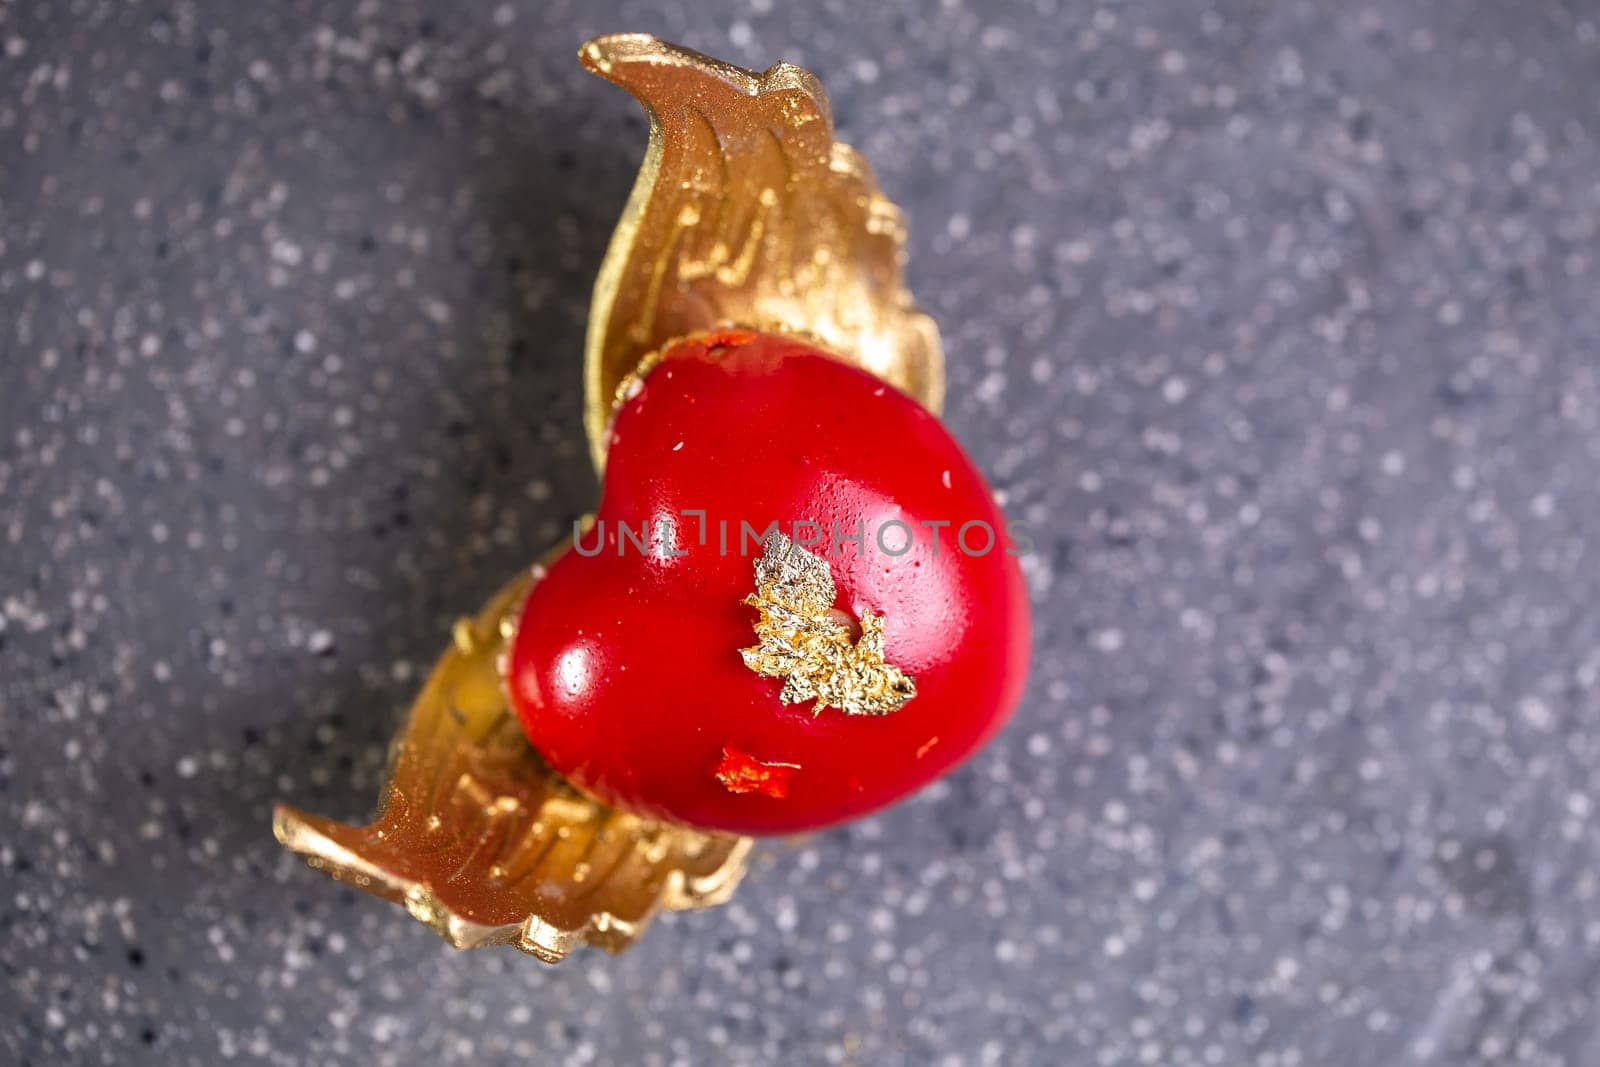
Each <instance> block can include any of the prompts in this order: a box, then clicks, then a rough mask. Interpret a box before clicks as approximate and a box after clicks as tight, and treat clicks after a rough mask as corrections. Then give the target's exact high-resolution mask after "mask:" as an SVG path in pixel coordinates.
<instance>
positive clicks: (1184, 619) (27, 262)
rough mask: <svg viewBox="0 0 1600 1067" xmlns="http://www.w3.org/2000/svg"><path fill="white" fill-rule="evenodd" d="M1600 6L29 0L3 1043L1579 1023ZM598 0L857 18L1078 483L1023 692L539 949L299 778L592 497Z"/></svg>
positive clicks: (6, 409)
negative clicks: (993, 729)
mask: <svg viewBox="0 0 1600 1067" xmlns="http://www.w3.org/2000/svg"><path fill="white" fill-rule="evenodd" d="M325 8H326V10H324V9H325ZM691 12H692V14H691ZM1596 18H1597V15H1596V12H1595V10H1594V8H1593V7H1592V6H1591V5H1588V4H1585V3H1582V2H1580V0H1567V2H1565V3H1562V2H1557V0H1548V2H1539V3H1532V2H1512V0H1472V2H1461V0H1419V2H1407V3H1400V2H1392V3H1370V4H1367V3H1353V4H1342V3H1310V2H1281V3H1269V2H1265V0H1204V2H1191V0H1171V2H1167V3H1154V2H1136V0H1126V2H1121V3H1101V4H1094V3H1088V2H1078V0H1061V2H1059V3H1056V2H1053V0H1038V2H1037V3H1033V4H1027V5H1023V4H978V3H976V2H967V3H961V2H959V0H954V2H946V3H943V4H939V5H933V4H916V3H912V2H904V0H901V2H892V3H891V2H884V3H871V4H869V3H860V2H855V3H831V4H826V5H823V6H820V7H818V6H809V5H808V6H799V5H788V4H779V3H774V2H773V0H756V2H755V3H752V4H750V5H749V6H744V7H741V6H738V5H734V4H731V3H696V4H692V5H691V4H686V3H681V2H673V3H666V4H657V3H650V4H646V3H640V2H629V3H578V2H575V0H574V2H556V3H540V2H534V0H524V2H520V3H505V4H457V3H445V2H443V0H435V2H428V3H420V4H418V3H383V4H379V3H376V2H373V0H367V2H364V3H361V4H352V5H324V4H318V3H311V2H307V0H302V2H297V3H261V4H255V3H251V4H245V3H232V2H223V0H215V2H205V3H201V2H194V3H181V4H173V5H165V4H163V5H154V4H150V5H141V4H137V3H111V2H98V0H75V2H71V3H68V2H61V3H51V4H45V3H18V4H10V5H6V6H3V7H0V212H3V216H0V217H3V227H0V242H3V244H0V360H3V363H0V623H3V628H0V669H3V676H0V687H3V688H0V696H3V702H4V704H3V721H0V749H3V751H0V820H3V821H0V839H3V844H0V871H3V885H4V887H5V891H4V894H3V900H0V922H3V924H4V937H3V941H0V966H3V970H4V984H3V986H0V989H3V992H0V1020H4V1021H3V1023H0V1026H3V1030H0V1059H5V1060H8V1061H21V1062H28V1063H41V1064H42V1063H56V1062H89V1063H93V1062H112V1061H117V1060H133V1059H139V1058H145V1059H150V1060H152V1061H160V1062H166V1063H198V1064H213V1063H218V1062H221V1061H223V1060H225V1059H239V1060H248V1061H256V1060H260V1061H266V1062H274V1063H285V1064H295V1063H347V1062H382V1063H417V1062H437V1063H493V1062H542V1061H546V1060H548V1061H552V1062H557V1061H567V1062H573V1063H583V1062H642V1063H655V1062H662V1063H666V1062H684V1063H695V1062H728V1063H741V1062H751V1063H770V1062H777V1061H785V1062H811V1061H817V1062H828V1061H832V1062H852V1063H892V1062H904V1063H916V1064H921V1063H927V1062H942V1061H945V1060H948V1061H951V1062H1004V1063H1045V1064H1062V1063H1065V1064H1093V1065H1113V1064H1173V1065H1186V1064H1221V1065H1233V1064H1256V1065H1261V1067H1296V1065H1313V1064H1315V1065H1323V1064H1326V1065H1340V1067H1343V1065H1349V1064H1385V1065H1387V1064H1444V1063H1449V1064H1479V1063H1482V1064H1525V1065H1536V1064H1537V1065H1553V1064H1573V1065H1587V1064H1594V1063H1597V1062H1600V1023H1597V1017H1596V1004H1595V997H1596V982H1597V974H1600V899H1597V892H1600V874H1597V861H1600V813H1597V812H1596V810H1595V808H1596V804H1597V799H1596V795H1595V794H1596V786H1595V768H1596V766H1597V764H1600V608H1597V606H1596V605H1597V602H1600V558H1597V554H1596V549H1595V547H1594V542H1595V539H1596V537H1597V536H1600V492H1597V481H1600V479H1597V477H1596V469H1597V465H1600V306H1597V305H1600V301H1597V300H1596V296H1597V293H1600V262H1597V260H1600V181H1597V178H1596V175H1597V174H1600V150H1597V145H1596V138H1597V136H1600V112H1597V110H1596V103H1595V101H1596V94H1597V90H1600V22H1597V21H1596ZM616 29H643V30H651V31H654V32H657V33H661V34H663V35H665V36H670V37H673V38H677V39H681V40H683V41H685V42H686V43H688V44H691V45H693V46H696V47H699V48H701V49H703V50H706V51H710V52H712V53H714V54H718V55H721V56H725V57H727V58H729V59H733V60H735V61H739V62H743V63H745V64H747V65H755V66H764V65H766V64H767V63H769V62H771V61H774V60H776V59H779V58H788V59H791V60H794V61H797V62H800V63H803V64H806V65H809V66H811V67H813V68H815V69H816V70H817V71H818V72H819V73H820V74H821V75H822V76H823V79H824V82H825V83H826V85H827V86H828V88H829V90H830V91H831V93H832V95H833V98H834V101H835V105H836V112H837V115H838V118H839V122H840V125H841V127H842V129H843V131H844V132H845V134H846V135H847V136H848V137H849V138H850V139H851V140H853V141H854V142H855V143H856V144H858V145H859V146H860V147H861V148H863V149H864V150H865V151H866V153H867V154H868V156H869V157H870V158H871V159H872V160H873V161H874V163H875V164H876V165H877V167H878V169H879V171H880V173H881V176H882V178H883V180H884V182H885V184H886V186H887V187H888V189H889V190H890V192H891V193H892V194H893V195H894V196H896V197H897V198H898V199H900V200H901V201H902V202H903V203H904V204H905V205H906V206H907V208H908V211H909V215H910V219H911V222H912V225H913V238H912V268H911V274H912V280H913V283H914V285H915V288H916V291H917V293H918V295H919V296H920V297H921V299H922V300H923V302H924V303H925V304H926V305H927V306H928V307H929V308H930V309H931V310H932V311H934V312H935V314H936V315H937V316H938V318H939V319H940V321H941V322H942V324H943V326H944V329H945V331H946V337H947V342H948V348H949V353H950V362H951V384H952V388H951V396H952V402H951V404H950V410H949V421H950V423H951V425H952V426H953V427H954V429H955V430H956V432H957V433H958V434H960V435H961V436H962V437H963V439H964V440H965V441H966V442H967V443H968V444H969V446H970V447H971V449H972V450H973V451H974V452H975V454H976V455H977V456H978V458H979V459H980V461H981V462H982V464H983V465H984V466H985V467H986V468H987V469H988V470H989V471H990V472H991V473H992V474H993V476H994V478H995V480H996V483H997V485H999V486H1000V487H1002V488H1003V490H1004V492H1005V494H1006V496H1007V498H1008V502H1009V507H1010V509H1011V510H1012V512H1013V514H1014V515H1015V516H1016V517H1019V518H1022V519H1025V520H1027V521H1029V522H1030V523H1032V524H1033V526H1034V527H1035V528H1036V529H1038V530H1046V531H1048V533H1047V535H1046V536H1043V537H1041V538H1040V551H1039V553H1038V554H1037V555H1036V556H1035V557H1034V558H1033V559H1032V560H1031V561H1030V565H1029V576H1030V579H1031V581H1032V587H1033V591H1034V595H1035V599H1036V604H1037V656H1036V669H1035V672H1034V676H1033V681H1032V686H1031V694H1030V697H1029V699H1028V700H1027V702H1026V704H1025V706H1024V707H1023V708H1022V710H1021V711H1020V713H1019V714H1018V716H1017V718H1016V720H1015V721H1014V723H1013V725H1012V726H1011V727H1010V728H1009V730H1008V731H1007V732H1006V733H1005V734H1004V735H1003V737H1002V738H1001V739H1000V741H999V742H998V743H997V744H995V745H994V746H993V747H992V748H991V749H989V750H988V751H986V752H985V753H984V754H982V755H981V756H980V757H978V758H977V759H976V760H975V761H974V762H973V763H972V764H970V765H969V766H968V767H967V768H965V769H964V770H963V771H962V772H960V773H959V774H957V775H956V776H955V777H953V778H952V779H950V780H949V781H947V782H946V783H944V784H942V785H940V786H938V787H936V788H934V789H932V790H931V791H929V792H927V793H926V794H924V795H922V796H921V797H919V798H917V799H916V800H914V801H912V802H910V803H907V804H905V805H904V806H902V807H900V808H898V809H896V810H894V811H893V812H891V813H889V814H886V815H883V816H881V817H878V818H874V819H872V820H870V821H867V822H864V823H862V824H860V825H857V826H855V827H853V828H851V829H847V830H844V831H841V832H836V833H830V834H827V835H824V836H821V837H817V838H814V839H811V840H809V841H806V842H801V843H796V844H782V843H779V844H772V845H769V846H767V847H765V848H763V849H762V850H761V853H760V856H759V859H758V860H757V862H756V864H755V869H754V872H753V874H752V876H751V877H750V879H749V881H748V883H747V884H746V886H745V887H744V888H743V890H742V891H741V892H740V894H739V896H738V898H737V899H736V901H735V902H734V903H733V904H732V905H731V906H729V907H727V908H724V909H721V910H719V911H715V912H712V913H708V914H702V915H695V916H688V917H674V918H669V919H667V920H664V921H662V922H661V923H659V924H658V925H657V926H656V927H655V928H654V929H653V930H652V931H651V933H650V934H649V936H648V937H647V938H646V939H645V941H644V942H643V943H642V944H641V945H640V946H639V947H638V948H637V949H636V950H635V951H633V952H632V953H630V954H628V955H626V956H623V957H620V958H610V957H606V956H603V955H600V954H596V953H587V954H584V955H583V956H581V957H580V958H578V959H575V960H573V961H571V962H569V963H568V964H566V965H563V966H562V967H560V968H557V969H548V968H545V967H543V966H541V965H539V964H537V963H536V962H535V961H533V960H531V959H528V958H524V957H520V956H517V955H516V954H514V953H511V952H508V951H501V950H496V951H489V952H484V953H479V954H457V953H453V952H451V951H449V950H447V949H446V948H445V947H444V946H443V945H442V944H441V943H440V942H438V941H437V940H436V939H435V938H434V936H433V935H432V934H431V933H429V932H428V931H427V930H425V929H424V928H422V927H421V926H419V925H417V924H415V923H413V922H411V921H410V920H408V919H407V918H405V916H404V915H402V914H401V913H399V912H398V911H396V910H394V909H392V908H390V907H388V906H387V905H383V904H380V903H377V902H375V901H370V900H368V899H366V898H364V897H360V896H358V895H356V894H354V893H353V892H351V891H348V890H344V889H341V888H339V887H336V886H334V885H333V884H331V883H329V882H326V881H325V880H323V879H322V878H320V877H318V876H316V875H314V874H312V873H311V872H308V871H307V870H305V869H304V868H303V867H302V866H301V865H300V864H299V863H298V862H297V861H295V860H293V859H291V858H290V857H288V856H285V855H283V854H282V853H280V851H279V850H278V849H277V847H276V846H275V845H274V844H273V842H272V840H271V837H270V834H269V832H268V826H267V821H268V812H269V807H270V804H271V803H272V801H273V800H274V799H275V798H287V799H290V800H293V801H295V802H297V803H300V804H302V805H304V806H307V807H311V808H314V809H317V810H322V811H327V812H329V813H331V814H336V815H341V816H345V817H358V816H362V815H364V814H366V813H367V809H368V806H369V804H370V803H371V800H372V797H373V796H374V791H375V789H376V785H377V779H378V774H379V769H380V764H381V760H382V753H383V741H384V739H385V738H386V737H387V735H388V733H389V731H390V729H391V728H392V726H393V725H394V722H395V718H396V715H397V714H398V712H399V710H400V709H401V708H402V707H403V705H404V704H405V702H406V701H407V700H408V699H409V698H410V696H411V695H412V693H413V691H414V689H415V686H416V685H417V682H418V680H419V678H420V676H421V674H422V672H423V671H425V669H426V666H427V664H428V663H429V662H430V660H431V659H432V657H433V656H434V655H435V654H436V653H437V652H438V651H439V649H440V648H441V646H442V644H443V641H444V638H445V634H446V632H447V627H448V625H449V623H450V621H451V619H452V618H453V617H454V616H455V615H456V614H457V613H459V612H462V611H464V610H468V609H471V608H472V607H474V606H475V605H476V604H478V603H479V602H480V601H481V600H482V599H483V598H484V597H485V596H486V595H487V594H488V593H489V592H490V591H491V590H492V589H493V588H494V587H495V586H496V585H497V584H498V583H499V582H500V581H501V580H502V579H503V578H504V577H505V576H506V575H507V574H509V573H511V572H512V570H513V569H514V568H516V567H518V566H519V565H521V564H523V563H525V562H526V561H528V560H529V559H531V558H532V557H533V556H534V555H535V554H536V553H538V552H539V551H540V549H541V548H542V547H543V546H545V545H546V544H547V543H549V542H550V541H552V540H553V539H554V538H556V537H557V536H558V534H559V533H560V532H561V531H563V530H565V529H566V528H567V524H568V523H569V522H570V520H571V518H572V517H573V516H574V515H575V514H577V513H578V512H580V511H582V510H583V509H585V508H586V507H587V506H588V505H589V502H590V500H591V499H592V495H593V491H594V485H593V479H592V475H591V474H590V473H589V471H588V469H587V465H586V462H585V459H584V455H585V453H584V445H583V442H582V439H581V432H580V427H579V385H580V374H579V363H578V353H579V346H580V341H581V332H582V323H583V319H584V312H585V305H586V300H587V290H588V286H589V282H590V279H591V276H592V274H593V271H594V270H595V267H596V265H597V263H598V260H599V256H600V253H601V250H602V248H603V247H604V242H605V240H606V238H607V236H608V233H609V229H610V226H611V223H612V222H613V221H614V218H615V216H616V213H617V211H618V209H619V208H620V206H621V203H622V201H623V198H624V196H625V195H626V191H627V188H628V185H629V183H630V181H631V179H632V173H633V167H634V165H635V162H636V160H637V158H638V155H639V153H640V151H641V149H642V142H643V137H644V124H643V120H642V117H641V116H640V115H639V114H638V113H637V111H636V109H635V107H634V105H633V103H632V101H630V100H628V99H627V98H626V97H625V96H624V95H623V94H621V93H619V92H617V91H616V90H614V89H611V88H610V87H608V86H606V85H604V84H602V83H601V82H599V81H597V80H594V79H591V78H589V77H587V76H586V75H584V74H583V73H582V72H581V71H580V70H579V68H578V66H577V64H576V62H575V61H574V58H573V57H574V52H575V49H576V47H577V45H578V43H579V42H580V41H581V40H582V39H583V38H585V37H586V36H588V35H590V34H591V33H594V32H600V31H606V30H616Z"/></svg>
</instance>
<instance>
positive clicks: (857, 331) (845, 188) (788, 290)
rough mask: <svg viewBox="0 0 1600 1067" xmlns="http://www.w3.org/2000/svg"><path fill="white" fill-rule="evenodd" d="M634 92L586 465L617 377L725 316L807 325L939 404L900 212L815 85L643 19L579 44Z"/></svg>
mask: <svg viewBox="0 0 1600 1067" xmlns="http://www.w3.org/2000/svg"><path fill="white" fill-rule="evenodd" d="M580 56H581V58H582V60H583V63H584V65H585V66H587V67H588V68H589V69H590V70H592V71H594V72H595V73H596V74H599V75H600V76H601V77H603V78H606V79H607V80H609V81H612V82H615V83H616V84H617V85H620V86H622V87H623V88H625V89H627V90H628V91H629V92H631V93H633V95H634V96H635V97H637V98H638V99H639V102H640V103H642V104H643V105H644V106H645V109H646V110H647V111H648V112H649V113H650V143H649V147H648V148H647V149H646V152H645V158H644V163H643V164H642V166H641V167H640V170H639V177H638V179H637V181H636V182H635V183H634V187H633V193H632V195H631V196H630V197H629V199H628V204H627V207H626V208H625V209H624V211H623V215H622V219H621V221H620V222H619V223H618V225H617V229H616V232H615V234H614V235H613V236H612V238H611V246H610V248H609V249H608V251H607V252H606V257H605V261H604V263H603V264H602V265H601V268H600V275H599V277H598V279H597V280H596V282H595V288H594V300H593V303H592V304H591V305H590V310H589V335H588V341H587V344H586V352H585V375H586V381H585V386H586V397H585V404H584V408H585V410H584V423H585V428H586V429H587V431H588V434H589V445H590V448H591V450H592V451H593V454H594V462H595V469H596V470H601V469H603V468H604V465H605V431H606V424H607V422H608V421H609V419H610V418H611V411H612V407H613V404H614V402H615V399H616V395H617V389H618V386H619V385H620V384H621V382H622V380H623V379H624V378H625V377H626V376H627V375H628V373H629V372H631V371H632V370H633V369H634V368H635V367H637V366H638V365H639V360H640V358H641V357H643V356H645V355H647V354H649V353H650V351H651V350H652V349H654V348H655V347H657V346H659V345H661V344H662V343H663V342H664V341H666V340H668V339H670V338H674V337H681V336H683V335H685V334H689V333H693V332H695V331H696V330H703V329H707V328H709V327H712V326H716V325H718V324H721V323H735V324H738V325H744V326H753V327H758V328H764V329H774V330H777V331H780V332H787V333H793V334H800V335H803V336H807V337H809V338H811V339H813V340H815V341H817V342H819V343H820V344H821V345H822V346H823V347H825V348H828V349H830V350H832V351H834V352H836V353H837V354H839V355H841V356H843V357H844V358H846V359H848V360H849V361H850V362H852V363H855V364H857V365H859V366H862V367H864V368H866V369H867V370H870V371H872V372H874V373H875V374H877V375H879V376H880V377H882V378H884V379H886V380H887V381H889V382H891V383H892V384H894V385H896V386H898V387H899V388H901V389H903V390H905V391H906V392H908V393H910V394H911V395H912V396H914V397H916V398H917V399H918V400H920V401H921V402H922V403H923V404H924V406H926V407H928V408H929V409H930V410H932V411H934V412H935V413H937V412H938V411H939V409H940V407H941V405H942V403H943V398H944V355H943V349H942V348H941V346H940V343H939V331H938V328H937V327H936V326H935V325H934V323H933V320H932V319H930V318H929V317H928V316H927V315H924V314H923V313H921V312H920V311H918V310H917V308H916V305H915V304H914V303H913V302H912V299H911V294H910V293H909V292H908V291H907V290H906V288H905V283H904V278H903V273H904V272H903V265H904V259H905V225H904V223H903V222H902V220H901V217H900V212H899V210H898V209H897V208H896V207H895V206H894V204H892V203H891V202H890V201H889V200H888V199H886V198H885V197H884V196H883V194H882V193H881V192H880V191H879V189H878V185H877V181H876V179H875V178H874V177H873V174H872V169H871V168H870V167H869V166H868V165H867V163H866V161H865V160H864V159H862V158H861V156H860V155H859V154H857V153H856V151H855V150H854V149H852V148H851V147H850V146H849V145H846V144H841V143H840V142H838V141H836V140H834V134H833V118H832V115H831V113H830V111H829V108H828V98H827V96H826V94H824V93H823V91H822V86H821V85H820V84H818V82H817V79H816V78H815V77H813V76H812V75H811V74H810V73H808V72H806V71H804V70H801V69H800V68H799V67H795V66H791V65H789V64H787V63H779V64H777V65H776V66H774V67H772V68H771V69H770V70H768V71H767V72H766V73H765V74H756V73H754V72H752V71H748V70H744V69H742V68H740V67H735V66H731V65H729V64H727V63H721V62H718V61H717V60H714V59H710V58H708V57H706V56H702V55H700V54H699V53H697V52H691V51H689V50H688V49H685V48H680V47H678V46H676V45H671V44H667V43H665V42H662V41H658V40H656V39H655V38H654V37H650V36H647V35H645V34H616V35H613V36H609V37H599V38H596V39H595V40H593V41H590V42H589V43H588V44H586V45H584V47H583V50H582V52H581V53H580Z"/></svg>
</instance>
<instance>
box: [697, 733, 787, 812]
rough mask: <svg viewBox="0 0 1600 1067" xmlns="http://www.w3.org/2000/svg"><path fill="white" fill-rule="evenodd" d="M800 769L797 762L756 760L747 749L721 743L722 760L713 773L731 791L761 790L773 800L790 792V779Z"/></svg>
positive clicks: (749, 791)
mask: <svg viewBox="0 0 1600 1067" xmlns="http://www.w3.org/2000/svg"><path fill="white" fill-rule="evenodd" d="M799 769H800V764H798V763H773V762H768V761H767V760H760V759H756V758H755V757H754V756H752V755H750V753H748V752H744V751H741V750H739V749H737V748H732V747H729V746H728V745H724V746H722V762H721V763H718V764H717V769H716V771H714V772H713V773H714V774H716V776H717V781H719V782H721V783H722V787H723V788H724V789H726V790H727V791H728V792H730V793H760V794H761V795H762V796H766V797H771V798H772V799H774V800H782V799H783V798H784V797H786V796H788V795H789V780H790V779H791V778H793V777H794V772H795V771H798V770H799Z"/></svg>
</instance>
